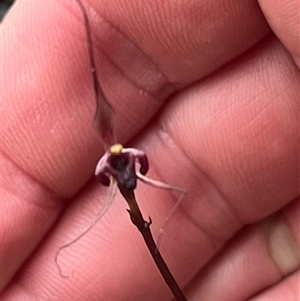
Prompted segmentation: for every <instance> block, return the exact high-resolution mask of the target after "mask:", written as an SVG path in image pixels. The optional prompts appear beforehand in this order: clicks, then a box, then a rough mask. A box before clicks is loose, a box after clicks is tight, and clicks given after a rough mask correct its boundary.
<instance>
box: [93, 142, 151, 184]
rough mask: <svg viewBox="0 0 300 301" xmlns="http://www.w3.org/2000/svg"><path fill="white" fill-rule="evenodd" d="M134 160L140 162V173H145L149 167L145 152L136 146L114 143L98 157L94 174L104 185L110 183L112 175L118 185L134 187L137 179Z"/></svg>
mask: <svg viewBox="0 0 300 301" xmlns="http://www.w3.org/2000/svg"><path fill="white" fill-rule="evenodd" d="M136 162H138V163H139V164H140V173H141V174H142V175H145V174H146V173H147V172H148V169H149V163H148V158H147V156H146V154H145V153H144V152H143V151H140V150H138V149H136V148H123V146H122V145H121V144H114V145H113V146H111V147H110V148H109V150H108V151H107V152H106V153H105V154H104V156H103V157H102V158H101V159H100V161H99V163H98V164H97V167H96V171H95V175H96V177H97V178H98V179H99V181H100V182H101V183H102V184H103V185H105V186H109V185H110V176H113V177H114V178H115V179H116V181H117V183H118V186H123V187H125V188H127V189H135V188H136V181H137V175H136V172H135V163H136Z"/></svg>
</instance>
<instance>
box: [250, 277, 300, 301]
mask: <svg viewBox="0 0 300 301" xmlns="http://www.w3.org/2000/svg"><path fill="white" fill-rule="evenodd" d="M299 281H300V272H299V271H297V272H295V273H294V274H292V275H291V276H289V277H287V278H286V279H284V280H283V281H281V282H280V283H279V284H277V285H275V286H272V287H270V288H269V289H268V290H266V291H264V292H262V293H260V294H258V296H256V297H254V298H251V299H250V301H281V300H286V301H293V300H297V299H299Z"/></svg>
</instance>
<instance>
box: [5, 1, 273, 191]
mask: <svg viewBox="0 0 300 301" xmlns="http://www.w3.org/2000/svg"><path fill="white" fill-rule="evenodd" d="M232 3H235V5H232V6H231V5H229V6H228V1H226V2H224V3H223V2H222V3H221V4H220V1H216V2H213V4H212V6H211V4H210V5H209V7H208V8H207V7H206V6H204V5H205V3H202V4H201V3H200V4H197V5H196V7H188V11H187V12H186V11H185V13H186V14H188V13H189V12H190V14H194V13H195V12H196V16H195V18H196V19H197V20H198V19H199V20H202V19H203V20H205V23H203V26H204V28H203V29H202V25H201V24H200V25H199V26H194V24H189V23H188V24H189V26H188V27H184V26H183V24H185V23H186V21H187V20H188V16H186V15H183V16H182V18H181V17H180V15H178V14H179V13H180V12H184V10H182V9H183V8H184V7H185V5H186V2H182V3H181V4H180V5H181V6H180V7H177V6H176V7H173V5H171V4H170V7H164V8H161V9H162V12H161V13H159V14H157V13H158V10H157V9H156V8H155V7H152V6H149V8H148V9H149V15H148V17H147V18H146V16H143V15H142V16H141V17H139V18H137V17H134V16H133V13H134V11H132V8H133V7H135V6H136V7H137V9H139V7H140V6H139V5H138V3H134V2H132V3H131V5H128V6H126V7H127V8H126V9H125V8H124V7H123V5H121V3H118V2H116V3H112V2H111V1H110V2H109V3H106V4H105V2H99V1H95V2H94V3H93V5H94V6H95V8H96V9H97V12H98V14H97V13H95V10H93V9H92V8H89V6H88V5H86V7H87V11H88V13H89V16H90V20H91V22H92V34H93V36H94V43H95V45H94V46H95V47H96V57H97V58H98V59H97V62H98V68H99V70H101V72H99V73H100V81H101V82H102V84H103V86H104V89H105V92H106V93H107V96H108V97H109V100H110V101H111V102H112V104H113V106H114V108H115V110H116V112H118V120H117V121H118V122H117V125H118V135H117V136H118V138H119V139H120V140H121V141H120V142H122V141H126V140H128V139H129V138H130V137H132V136H133V135H134V134H136V133H137V132H138V131H139V130H140V129H141V128H142V127H143V126H144V125H145V124H146V123H147V122H148V121H149V119H150V118H151V117H152V116H153V115H154V113H155V112H156V111H157V110H158V108H159V107H160V106H161V105H162V101H163V100H166V99H167V98H168V96H169V95H170V94H171V93H173V92H174V86H173V85H171V84H170V81H172V82H176V83H178V84H179V85H180V86H182V85H186V84H188V83H190V82H191V81H195V80H197V79H199V78H201V77H202V76H204V75H207V74H208V73H210V72H212V71H213V70H215V69H216V68H218V67H220V66H222V65H224V64H225V63H227V62H228V61H229V60H230V59H233V58H234V57H236V56H237V55H239V54H240V53H242V52H244V51H245V50H246V49H247V48H249V47H251V46H252V45H253V44H255V43H256V42H257V41H258V40H259V39H261V38H262V37H263V36H265V35H266V33H267V32H268V27H267V26H266V24H265V21H264V19H263V18H262V15H261V12H260V11H259V8H258V6H257V5H256V4H252V3H253V2H252V1H249V3H248V5H247V6H245V5H244V4H243V5H241V4H240V1H232ZM198 5H199V7H198ZM109 7H111V11H110V12H109V11H108V10H109ZM143 7H144V4H143ZM225 7H226V11H227V9H229V11H228V13H226V14H224V15H223V14H222V19H221V20H220V16H219V15H218V14H216V16H215V10H214V9H215V8H216V9H217V8H218V11H220V12H223V11H225V10H224V8H225ZM165 9H167V10H169V11H170V16H168V15H167V16H166V17H164V18H163V13H164V12H165ZM205 9H206V11H205ZM203 10H204V12H203ZM151 11H153V14H152V13H151ZM207 12H211V13H210V14H209V15H207V14H206V13H207ZM120 13H122V16H120ZM102 16H103V17H102ZM137 16H138V15H137ZM153 16H154V17H155V18H153ZM209 16H213V17H209ZM125 17H126V18H125ZM175 18H177V19H178V20H181V19H182V22H183V23H182V24H181V25H180V23H179V24H178V25H176V28H177V31H178V32H175V33H174V34H172V40H171V41H170V42H168V41H167V40H166V35H169V34H171V33H172V31H173V28H174V26H173V25H172V22H174V20H175ZM20 19H22V20H23V21H22V22H23V23H22V26H12V25H11V24H18V23H17V21H16V20H20ZM117 19H120V22H121V21H122V23H121V24H114V22H116V20H117ZM131 19H134V20H136V22H139V25H138V26H137V24H135V23H131V22H130V20H131ZM216 19H217V20H216ZM106 20H108V21H106ZM123 20H127V21H126V22H123ZM154 20H157V21H156V22H155V23H153V26H154V25H155V24H158V25H159V24H161V26H160V27H161V28H164V27H165V26H166V25H167V24H169V26H168V27H166V28H165V29H164V30H160V31H159V32H158V33H157V34H156V35H153V30H154V29H151V27H149V26H148V24H149V22H150V21H151V22H152V21H154ZM218 20H219V21H218ZM82 21H83V18H82V14H81V12H80V10H79V8H78V5H77V3H75V2H74V1H71V2H70V1H68V2H67V3H65V4H64V2H54V3H47V5H41V6H40V7H39V6H38V5H36V3H35V2H34V5H33V4H32V1H31V0H26V1H21V2H18V3H16V5H15V7H14V8H13V11H11V14H10V15H8V16H7V18H6V20H5V22H4V24H3V33H4V35H3V41H4V43H3V44H4V46H5V47H4V48H3V54H2V61H3V62H4V64H3V73H5V74H6V77H5V78H7V79H8V78H9V79H10V81H9V82H4V85H3V95H5V99H9V101H6V102H5V103H4V107H3V112H4V113H3V141H2V144H3V151H4V152H5V153H6V154H7V155H8V157H10V158H11V159H12V160H13V161H14V162H16V163H17V165H18V166H20V167H21V168H22V169H23V170H25V171H26V172H27V173H28V174H30V175H31V176H32V177H33V178H35V179H38V181H40V182H41V183H43V184H44V185H46V186H47V187H49V189H51V190H53V191H55V192H56V193H57V194H58V195H59V196H63V197H69V196H71V195H73V194H74V193H75V192H76V191H78V189H80V188H81V187H82V185H83V184H84V183H85V182H86V181H87V179H88V178H89V177H90V176H91V174H92V172H93V169H94V166H95V163H96V161H97V159H98V157H99V152H100V141H99V139H98V138H97V137H96V133H95V132H94V130H93V128H92V122H91V120H92V118H93V114H94V110H95V104H94V98H93V97H94V96H93V91H92V87H91V77H90V74H89V65H88V58H87V49H86V47H87V46H86V34H85V31H84V27H83V22H82ZM218 22H220V23H218ZM224 24H226V26H225V25H224ZM129 25H130V26H129ZM193 28H194V30H192V29H193ZM196 28H197V30H195V29H196ZM200 28H201V30H200ZM139 30H142V32H141V33H140V35H141V36H137V37H136V38H135V39H134V37H133V36H131V35H130V33H131V32H133V31H137V32H140V31H139ZM207 31H209V32H210V34H211V36H209V35H208V34H206V32H207ZM233 32H234V34H233ZM45 33H46V34H45ZM147 33H148V34H147ZM189 33H192V35H191V36H190V37H189V40H188V42H189V43H188V42H187V43H183V42H184V39H185V38H186V36H187V34H189ZM173 35H174V36H173ZM11 36H14V37H16V39H14V40H13V39H11ZM127 36H128V37H127ZM160 36H161V38H160V41H161V42H160V43H158V41H157V37H160ZM179 37H180V40H179ZM131 40H132V41H131ZM203 40H204V41H205V43H203ZM162 41H165V42H168V43H165V44H164V45H162ZM177 41H182V42H181V43H180V44H178V43H177ZM143 43H146V45H148V46H147V49H144V47H142V46H143ZM191 43H195V44H192V45H193V47H192V48H190V45H191ZM159 44H160V45H162V46H161V47H162V48H161V49H157V48H156V46H155V45H159ZM181 44H182V45H183V46H184V48H182V47H183V46H182V45H181ZM151 45H152V48H153V49H152V48H150V47H151ZM208 46H209V47H208ZM165 47H167V48H168V49H169V50H168V51H166V49H165ZM212 49H217V50H215V51H211V50H212ZM221 49H222V51H221V53H220V50H221ZM179 50H180V51H179ZM167 52H169V53H170V55H171V54H172V52H174V54H172V61H170V60H168V57H169V54H167ZM11 53H13V56H11V55H10V54H11ZM176 53H177V54H176ZM154 54H155V55H154ZM199 54H200V55H199ZM188 58H191V59H192V60H191V61H190V60H189V59H188ZM165 61H166V62H165ZM162 62H165V63H164V64H163V63H162ZM182 62H184V64H183V65H182ZM196 62H197V63H196ZM207 62H213V63H209V64H208V63H207ZM176 64H177V65H178V66H174V67H172V65H176ZM207 64H208V65H207ZM167 67H168V68H169V69H168V68H167ZM165 69H166V70H165ZM176 70H177V71H176ZM175 71H176V72H175ZM173 74H174V77H172V76H173ZM5 78H4V79H5ZM70 179H72V180H70Z"/></svg>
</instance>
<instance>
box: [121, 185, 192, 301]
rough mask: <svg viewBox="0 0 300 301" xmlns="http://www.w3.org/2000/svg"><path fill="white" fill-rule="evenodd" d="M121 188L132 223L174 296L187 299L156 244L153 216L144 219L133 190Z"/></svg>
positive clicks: (179, 300) (177, 298)
mask: <svg viewBox="0 0 300 301" xmlns="http://www.w3.org/2000/svg"><path fill="white" fill-rule="evenodd" d="M119 190H120V192H121V193H122V195H123V197H124V198H125V200H126V201H127V203H128V205H129V208H130V209H129V210H127V211H128V212H129V215H130V219H131V221H132V223H133V224H134V225H135V226H136V227H137V228H138V230H139V231H140V232H141V234H142V236H143V238H144V241H145V243H146V245H147V247H148V250H149V251H150V253H151V256H152V258H153V259H154V261H155V263H156V265H157V267H158V269H159V271H160V273H161V275H162V276H163V278H164V280H165V282H166V283H167V285H168V286H169V288H170V289H171V291H172V293H173V295H174V297H175V298H176V300H177V301H187V300H186V298H185V296H184V295H183V293H182V291H181V289H180V287H179V286H178V284H177V282H176V280H175V279H174V277H173V276H172V274H171V272H170V270H169V268H168V266H167V265H166V263H165V261H164V259H163V258H162V256H161V254H160V252H159V250H158V248H157V246H156V243H155V241H154V239H153V236H152V233H151V230H150V225H151V223H152V221H151V218H149V222H147V221H145V220H144V218H143V216H142V213H141V211H140V208H139V206H138V204H137V202H136V199H135V196H134V191H133V190H129V189H127V188H126V187H122V186H120V185H119Z"/></svg>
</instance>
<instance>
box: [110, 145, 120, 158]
mask: <svg viewBox="0 0 300 301" xmlns="http://www.w3.org/2000/svg"><path fill="white" fill-rule="evenodd" d="M122 150H123V145H122V144H120V143H117V144H114V145H112V146H111V147H110V149H109V152H110V153H111V154H112V155H113V156H118V155H120V154H121V153H122Z"/></svg>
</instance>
